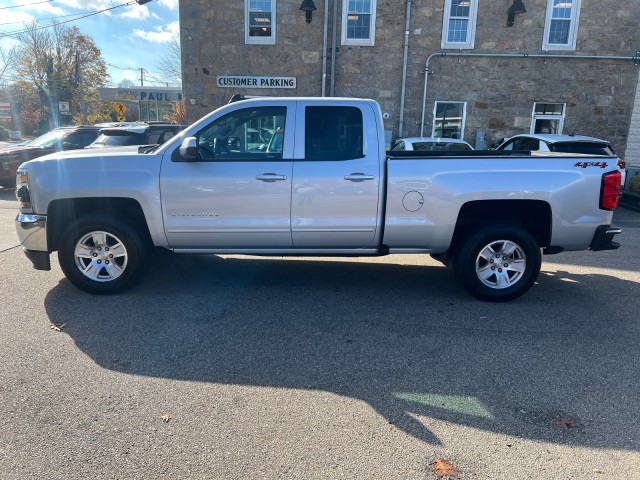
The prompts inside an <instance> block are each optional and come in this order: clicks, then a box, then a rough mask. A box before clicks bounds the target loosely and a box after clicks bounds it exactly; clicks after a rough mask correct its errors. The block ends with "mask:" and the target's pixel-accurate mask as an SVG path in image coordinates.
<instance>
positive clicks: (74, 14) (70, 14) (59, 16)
mask: <svg viewBox="0 0 640 480" xmlns="http://www.w3.org/2000/svg"><path fill="white" fill-rule="evenodd" d="M85 13H91V12H82V13H69V14H68V15H58V16H57V17H48V18H36V19H35V21H36V22H42V21H44V20H56V19H58V18H67V17H75V16H76V15H84V14H85ZM18 23H24V20H19V21H17V22H7V23H0V26H1V25H16V24H18Z"/></svg>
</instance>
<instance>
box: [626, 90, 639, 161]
mask: <svg viewBox="0 0 640 480" xmlns="http://www.w3.org/2000/svg"><path fill="white" fill-rule="evenodd" d="M624 159H625V161H626V162H627V164H628V165H635V166H640V82H638V83H637V85H636V101H635V104H634V106H633V113H632V114H631V127H630V128H629V139H628V141H627V148H626V151H625V156H624Z"/></svg>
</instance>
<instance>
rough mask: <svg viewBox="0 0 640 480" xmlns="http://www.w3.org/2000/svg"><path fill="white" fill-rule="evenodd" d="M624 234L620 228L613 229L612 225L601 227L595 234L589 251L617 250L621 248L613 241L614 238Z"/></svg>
mask: <svg viewBox="0 0 640 480" xmlns="http://www.w3.org/2000/svg"><path fill="white" fill-rule="evenodd" d="M621 233H622V229H621V228H620V227H613V226H611V225H600V226H599V227H598V228H596V233H594V234H593V240H591V245H589V250H593V251H594V252H597V251H599V250H615V249H616V248H620V244H619V243H618V242H614V241H613V237H614V236H616V235H619V234H621Z"/></svg>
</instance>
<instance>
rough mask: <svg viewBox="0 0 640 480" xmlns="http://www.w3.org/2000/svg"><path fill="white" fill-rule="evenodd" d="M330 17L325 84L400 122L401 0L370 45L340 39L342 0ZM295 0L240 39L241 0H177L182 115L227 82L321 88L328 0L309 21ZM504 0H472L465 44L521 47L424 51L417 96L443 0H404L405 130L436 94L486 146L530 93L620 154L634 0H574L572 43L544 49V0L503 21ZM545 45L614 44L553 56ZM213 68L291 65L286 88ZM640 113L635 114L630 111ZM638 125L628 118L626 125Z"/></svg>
mask: <svg viewBox="0 0 640 480" xmlns="http://www.w3.org/2000/svg"><path fill="white" fill-rule="evenodd" d="M336 1H338V2H339V8H338V18H337V22H336V23H337V28H338V31H337V48H336V49H335V64H336V68H335V72H333V77H332V72H331V68H330V67H331V50H330V49H329V55H328V58H327V61H326V65H327V77H326V78H325V80H326V82H325V84H326V89H325V92H326V94H327V95H328V94H329V85H330V83H331V78H333V79H334V85H335V92H334V95H336V96H356V97H370V98H374V99H375V100H377V101H378V102H379V103H380V105H381V108H382V110H383V111H384V112H388V113H389V114H390V118H389V120H387V121H386V124H385V128H387V129H389V130H391V131H392V132H393V135H394V137H395V136H397V134H398V133H399V122H400V104H401V88H402V83H403V75H402V62H403V46H404V41H405V22H406V7H407V3H406V2H405V1H399V0H394V1H383V0H379V1H378V8H377V22H376V36H375V46H373V47H359V46H344V45H340V31H339V30H340V24H341V11H342V2H341V1H340V0H336ZM300 3H301V0H278V1H277V15H276V25H277V27H276V28H277V31H276V44H275V45H245V43H244V2H243V1H242V0H235V1H233V2H220V1H211V0H207V1H205V0H181V2H180V19H181V35H182V48H183V77H184V78H183V89H184V93H185V97H186V98H187V101H188V115H189V119H190V120H195V119H196V118H198V117H200V116H202V115H203V114H205V113H208V112H210V111H211V110H212V109H214V108H216V107H218V106H220V105H222V104H224V103H226V101H227V100H228V99H229V98H230V97H231V95H232V94H233V93H236V91H238V92H240V93H244V94H246V95H286V96H307V95H312V96H319V95H322V93H323V91H322V67H323V57H322V45H323V39H324V32H323V29H324V17H325V5H328V8H329V14H330V15H329V22H328V25H327V27H328V28H327V32H328V46H329V47H330V46H331V35H332V13H333V1H332V0H326V1H322V0H316V1H315V4H316V7H317V10H316V11H315V12H314V14H313V21H312V23H311V24H307V23H305V19H304V14H303V12H301V11H300V10H299V6H300ZM511 3H512V1H511V0H480V2H479V8H478V19H477V28H476V37H475V49H474V50H467V51H465V52H470V53H486V54H496V53H499V54H516V55H519V57H497V58H496V57H491V56H486V57H480V56H479V57H457V56H456V55H455V53H456V51H455V50H453V51H452V50H448V51H447V53H448V54H449V55H447V56H443V57H440V56H438V57H434V58H433V59H432V60H431V62H430V64H429V75H428V83H427V98H426V103H424V102H423V94H424V91H425V75H424V72H425V66H426V60H427V58H428V57H429V55H431V54H433V53H436V52H440V51H442V50H441V48H440V41H441V33H442V19H443V10H444V0H413V1H412V2H411V24H410V25H411V26H410V28H409V55H408V68H407V75H406V79H405V82H406V83H405V85H406V95H405V111H404V118H403V120H404V122H403V132H402V133H403V135H404V136H412V135H419V134H420V131H421V127H422V125H421V124H422V118H423V115H424V119H425V121H424V126H423V127H424V128H423V130H424V134H425V135H430V134H431V128H432V122H433V108H434V102H435V101H463V102H466V104H467V110H466V124H465V132H464V137H465V140H467V141H468V142H469V143H471V144H474V142H475V137H476V133H477V132H478V131H482V132H485V133H486V141H485V144H486V145H487V146H489V145H491V144H492V143H494V142H496V141H498V140H499V139H501V138H502V137H506V136H510V135H513V134H515V133H522V132H528V131H529V129H530V126H531V116H532V108H533V103H534V102H550V103H565V104H566V106H567V107H566V117H565V123H564V130H563V133H575V134H583V135H592V136H595V137H600V138H607V139H609V140H610V141H611V142H612V143H613V145H614V147H615V149H616V151H617V152H619V153H620V154H621V155H624V152H625V148H626V144H627V136H628V133H629V126H630V121H631V114H632V109H633V105H634V100H635V98H636V85H637V80H638V69H639V66H638V65H637V63H638V62H634V61H633V60H631V58H632V57H634V56H636V55H637V53H636V52H637V50H638V48H640V29H639V28H638V19H640V2H636V1H634V2H620V1H619V0H599V1H596V0H582V2H581V3H582V8H581V12H580V21H579V30H578V41H577V49H576V51H575V52H572V51H563V52H550V53H549V58H535V57H531V56H529V57H525V54H535V55H542V54H545V52H543V51H542V41H543V32H544V24H545V15H546V5H547V1H546V0H524V3H525V6H526V9H527V12H526V13H525V14H522V15H517V16H516V20H515V24H514V25H513V26H512V27H507V25H506V21H507V10H508V8H509V6H510V5H511ZM554 54H571V55H588V56H591V57H602V56H616V57H625V58H624V59H620V60H608V59H602V58H590V59H574V58H572V59H560V58H554V57H553V55H554ZM219 75H258V76H293V77H295V78H296V79H297V88H295V89H269V90H265V89H237V88H235V89H230V88H218V87H217V86H216V78H217V76H219ZM638 115H639V116H640V114H638ZM636 128H637V127H636Z"/></svg>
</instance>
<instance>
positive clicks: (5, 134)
mask: <svg viewBox="0 0 640 480" xmlns="http://www.w3.org/2000/svg"><path fill="white" fill-rule="evenodd" d="M0 140H9V130H7V129H6V128H4V127H0Z"/></svg>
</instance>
